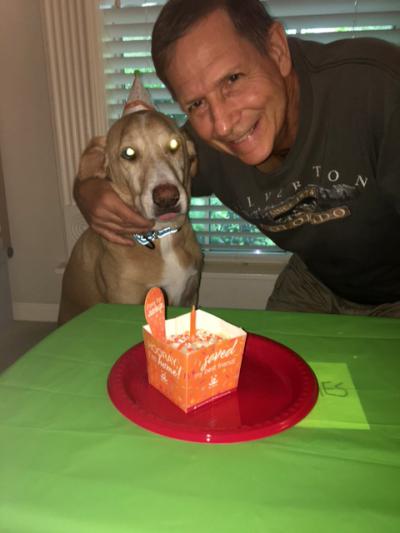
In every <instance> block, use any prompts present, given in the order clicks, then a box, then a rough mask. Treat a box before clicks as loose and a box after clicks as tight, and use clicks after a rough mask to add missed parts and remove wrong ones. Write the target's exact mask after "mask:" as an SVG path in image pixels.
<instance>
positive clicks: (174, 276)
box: [160, 238, 196, 305]
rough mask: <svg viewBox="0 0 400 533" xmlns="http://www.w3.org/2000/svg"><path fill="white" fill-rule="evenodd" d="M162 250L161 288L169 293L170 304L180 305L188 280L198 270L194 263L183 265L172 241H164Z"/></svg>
mask: <svg viewBox="0 0 400 533" xmlns="http://www.w3.org/2000/svg"><path fill="white" fill-rule="evenodd" d="M160 249H161V255H162V258H163V275H162V280H161V286H162V287H163V288H164V290H165V291H166V292H167V295H168V301H169V303H170V304H172V305H179V304H180V303H181V300H182V295H183V293H184V292H185V289H186V286H187V283H188V280H189V278H191V277H192V276H193V275H194V274H195V273H196V269H195V267H194V264H192V263H191V264H186V265H185V264H183V262H182V261H181V260H180V258H179V257H178V255H177V253H176V250H175V249H174V247H173V246H172V243H171V239H168V238H166V239H162V240H161V241H160Z"/></svg>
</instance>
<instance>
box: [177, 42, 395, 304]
mask: <svg viewBox="0 0 400 533" xmlns="http://www.w3.org/2000/svg"><path fill="white" fill-rule="evenodd" d="M289 44H290V49H291V53H292V58H293V63H294V67H295V69H296V71H297V73H298V76H299V81H300V122H299V130H298V134H297V138H296V141H295V144H294V145H293V147H292V148H291V150H290V152H289V153H288V155H287V156H286V158H285V160H284V162H283V164H282V166H281V167H279V169H277V170H275V171H273V172H269V173H263V172H261V171H260V170H258V169H257V168H255V167H252V166H248V165H245V164H244V163H242V162H241V161H239V160H237V159H236V158H234V157H231V156H229V155H226V154H223V153H220V152H217V151H216V150H214V149H212V148H210V147H209V146H207V145H206V144H205V143H204V142H202V141H201V140H200V139H199V138H198V137H197V135H196V134H195V133H194V131H193V129H192V128H191V127H190V125H187V126H186V127H187V129H188V132H189V134H190V135H191V137H192V138H193V139H194V141H195V143H196V146H197V150H198V156H199V171H198V174H197V175H196V176H195V178H194V179H193V184H192V190H193V194H194V195H195V196H196V195H197V196H202V195H208V194H211V193H214V194H215V195H216V196H217V197H218V198H220V199H221V201H222V202H223V203H224V204H225V205H227V206H228V207H230V208H231V209H232V210H233V211H235V212H236V213H238V214H239V215H241V216H242V217H243V218H244V219H246V220H248V221H249V222H251V223H253V224H255V225H256V226H258V227H259V229H260V230H261V231H262V232H263V233H264V234H265V235H267V236H268V237H270V238H271V239H272V240H273V241H274V242H275V243H276V244H277V245H278V246H280V247H281V248H282V249H284V250H288V251H291V252H294V253H297V254H298V255H299V256H300V257H301V258H302V259H303V261H304V262H305V263H306V265H307V266H308V268H309V269H310V271H311V272H312V273H313V274H314V275H315V276H316V277H317V278H318V279H320V280H321V281H322V282H323V283H324V284H325V285H327V286H328V287H329V288H330V289H331V290H332V291H333V292H335V293H336V294H338V295H340V296H342V297H344V298H347V299H349V300H352V301H354V302H359V303H365V304H380V303H386V302H387V303H389V302H394V301H400V48H399V47H397V46H394V45H391V44H388V43H386V42H384V41H379V40H375V39H363V38H359V39H349V40H341V41H336V42H334V43H330V44H327V45H323V44H319V43H315V42H309V41H301V40H299V39H295V38H291V39H289Z"/></svg>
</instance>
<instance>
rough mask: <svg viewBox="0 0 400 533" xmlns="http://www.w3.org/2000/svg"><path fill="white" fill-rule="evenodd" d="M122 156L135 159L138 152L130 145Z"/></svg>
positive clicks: (129, 159)
mask: <svg viewBox="0 0 400 533" xmlns="http://www.w3.org/2000/svg"><path fill="white" fill-rule="evenodd" d="M121 157H122V158H123V159H126V160H127V161H133V160H134V159H135V157H136V152H135V150H134V149H133V148H132V147H131V146H128V148H124V149H123V150H122V152H121Z"/></svg>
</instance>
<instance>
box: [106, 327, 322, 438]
mask: <svg viewBox="0 0 400 533" xmlns="http://www.w3.org/2000/svg"><path fill="white" fill-rule="evenodd" d="M108 392H109V395H110V398H111V401H112V402H113V404H114V405H115V407H116V408H117V409H118V410H119V411H120V412H121V413H122V414H123V415H124V416H126V417H127V418H128V419H129V420H131V421H132V422H135V424H137V425H139V426H141V427H143V428H145V429H147V430H149V431H152V432H154V433H158V434H160V435H164V436H166V437H172V438H174V439H180V440H185V441H191V442H202V443H233V442H244V441H249V440H255V439H260V438H264V437H269V436H271V435H274V434H276V433H279V432H281V431H284V430H286V429H288V428H290V427H292V426H294V425H295V424H297V423H298V422H300V420H302V419H303V418H304V417H305V416H306V415H307V414H308V413H309V412H310V411H311V409H312V408H313V406H314V405H315V402H316V401H317V397H318V383H317V380H316V378H315V376H314V373H313V372H312V370H311V369H310V367H309V366H308V365H307V363H305V361H304V360H303V359H301V357H300V356H299V355H297V354H296V353H295V352H293V351H292V350H290V349H289V348H287V347H286V346H283V345H282V344H279V343H277V342H274V341H272V340H270V339H267V338H265V337H261V336H259V335H254V334H250V333H249V334H248V336H247V341H246V347H245V351H244V356H243V362H242V368H241V371H240V378H239V385H238V389H237V391H236V392H233V393H231V394H229V395H227V396H225V397H223V398H220V399H218V400H215V401H213V402H211V403H209V404H207V405H205V406H203V407H200V408H199V409H197V410H195V411H192V412H191V413H188V414H185V413H184V412H183V411H181V410H180V409H179V408H178V407H176V406H175V405H174V404H173V403H172V402H170V401H169V400H168V399H167V398H166V397H164V396H163V395H162V394H161V393H159V392H158V391H157V390H156V389H155V388H154V387H152V386H151V385H149V383H148V381H147V370H146V356H145V351H144V345H143V343H140V344H138V345H136V346H134V347H133V348H131V349H130V350H128V351H127V352H126V353H125V354H123V355H122V356H121V357H120V358H119V359H118V360H117V362H116V363H115V364H114V366H113V367H112V369H111V372H110V375H109V378H108Z"/></svg>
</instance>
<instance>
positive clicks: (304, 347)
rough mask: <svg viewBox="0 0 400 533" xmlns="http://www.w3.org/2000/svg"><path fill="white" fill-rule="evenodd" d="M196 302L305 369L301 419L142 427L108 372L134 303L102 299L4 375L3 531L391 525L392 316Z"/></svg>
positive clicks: (126, 340)
mask: <svg viewBox="0 0 400 533" xmlns="http://www.w3.org/2000/svg"><path fill="white" fill-rule="evenodd" d="M206 310H208V311H210V312H212V313H214V314H216V315H218V316H220V317H222V318H223V319H225V320H228V321H229V322H232V323H234V324H237V325H239V326H241V327H243V328H244V329H246V330H247V331H249V332H254V333H257V334H261V335H265V336H268V337H270V338H272V339H275V340H277V341H279V342H281V343H283V344H285V345H287V346H289V347H290V348H292V349H293V350H295V351H296V352H297V353H298V354H299V355H301V356H302V357H303V358H304V359H305V360H306V361H307V362H308V363H309V364H310V365H311V366H312V367H313V368H314V370H315V371H316V373H317V376H318V380H319V384H320V398H319V401H318V403H317V406H316V407H315V410H314V411H313V412H312V413H311V414H310V415H309V417H307V418H306V419H305V420H304V421H303V422H301V423H300V424H299V425H298V426H295V427H293V428H291V429H289V430H287V431H285V432H283V433H280V434H277V435H274V436H273V437H269V438H265V439H261V440H255V441H252V442H247V443H241V444H230V445H210V444H197V443H186V442H182V441H178V440H173V439H168V438H166V437H162V436H159V435H156V434H153V433H150V432H148V431H146V430H144V429H142V428H140V427H138V426H136V425H135V424H133V423H132V422H130V421H129V420H127V419H125V418H124V417H123V416H122V415H121V414H120V413H119V412H118V411H117V410H116V409H115V407H114V406H113V404H112V403H111V401H110V400H109V398H108V396H107V392H106V382H107V377H108V374H109V371H110V368H111V366H112V365H113V363H114V362H115V361H116V360H117V359H118V358H119V356H120V355H121V354H122V353H124V352H125V351H126V350H127V349H128V348H130V347H131V346H132V345H134V344H136V343H138V342H140V341H141V327H142V325H143V323H144V317H143V308H142V306H129V305H111V304H108V305H98V306H96V307H94V308H92V309H90V310H89V311H88V312H86V313H84V314H82V315H81V316H79V317H77V318H76V319H74V320H73V321H71V322H70V323H68V324H66V325H65V326H63V327H62V328H60V329H58V330H56V331H55V332H54V333H52V334H51V335H50V336H48V337H47V338H46V339H44V340H43V341H42V342H41V343H40V344H38V345H37V346H36V347H34V348H33V349H32V350H30V351H29V352H28V353H27V354H25V355H24V356H23V357H22V358H21V359H20V360H19V361H18V362H17V363H16V364H15V365H13V366H12V367H11V368H9V369H8V370H7V371H6V372H5V373H3V374H2V375H1V377H0V431H1V438H0V461H1V470H0V472H1V474H0V531H1V532H2V533H25V532H26V533H91V532H93V533H110V532H112V533H128V532H129V533H130V532H157V533H164V532H173V533H175V532H178V533H181V532H185V533H186V532H199V533H200V532H203V531H211V532H251V533H252V532H262V533H264V532H285V533H288V532H290V533H292V532H295V533H298V532H312V533H314V532H324V533H326V532H328V533H329V532H337V531H340V532H341V533H344V532H351V533H355V532H361V531H362V532H374V533H376V532H377V531H378V532H382V533H391V532H393V533H394V532H396V533H398V532H399V531H400V409H399V408H400V392H399V391H400V387H399V379H400V322H399V321H398V320H397V319H384V318H367V317H345V316H334V315H316V314H306V313H304V314H300V313H274V312H265V311H245V310H232V309H230V310H228V309H206ZM186 311H187V310H184V309H177V308H176V309H169V310H168V317H169V318H171V317H174V316H177V315H179V314H181V313H182V312H186Z"/></svg>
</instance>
